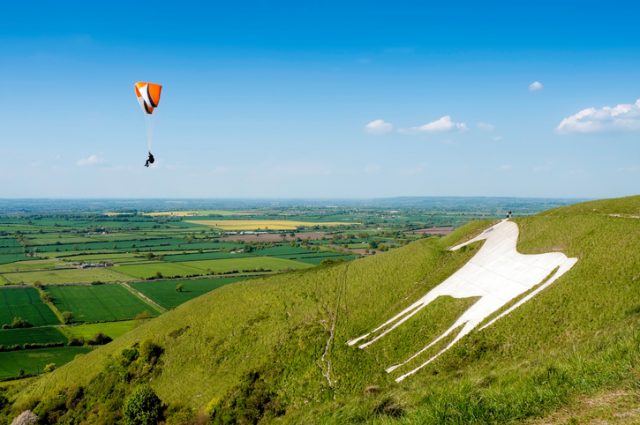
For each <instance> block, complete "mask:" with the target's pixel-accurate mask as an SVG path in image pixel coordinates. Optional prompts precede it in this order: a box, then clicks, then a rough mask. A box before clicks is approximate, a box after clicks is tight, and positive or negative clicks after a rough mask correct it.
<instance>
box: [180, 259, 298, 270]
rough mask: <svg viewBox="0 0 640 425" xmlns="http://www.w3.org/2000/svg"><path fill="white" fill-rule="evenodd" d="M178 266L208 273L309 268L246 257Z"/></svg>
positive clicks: (282, 260)
mask: <svg viewBox="0 0 640 425" xmlns="http://www.w3.org/2000/svg"><path fill="white" fill-rule="evenodd" d="M179 264H184V265H188V266H191V267H194V268H198V269H200V270H205V271H206V272H208V273H228V272H232V271H237V272H247V271H255V270H260V269H263V270H270V271H281V270H296V269H303V268H306V267H311V266H310V265H309V264H305V263H301V262H299V261H293V260H287V259H285V258H278V257H247V258H234V259H228V260H200V261H187V262H184V263H179Z"/></svg>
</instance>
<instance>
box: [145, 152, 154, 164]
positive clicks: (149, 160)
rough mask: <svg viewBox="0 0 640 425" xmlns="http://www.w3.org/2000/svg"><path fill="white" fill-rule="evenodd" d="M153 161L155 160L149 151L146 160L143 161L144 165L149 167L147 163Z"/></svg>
mask: <svg viewBox="0 0 640 425" xmlns="http://www.w3.org/2000/svg"><path fill="white" fill-rule="evenodd" d="M154 162H156V159H155V158H154V157H153V154H152V153H151V152H149V158H147V161H146V162H145V163H144V166H145V167H149V164H153V163H154Z"/></svg>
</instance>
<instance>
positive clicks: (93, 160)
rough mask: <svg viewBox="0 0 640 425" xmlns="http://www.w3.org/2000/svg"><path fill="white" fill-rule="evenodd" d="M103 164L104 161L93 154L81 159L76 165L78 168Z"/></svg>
mask: <svg viewBox="0 0 640 425" xmlns="http://www.w3.org/2000/svg"><path fill="white" fill-rule="evenodd" d="M102 162H104V160H103V159H102V158H101V157H100V156H98V155H96V154H93V155H89V156H88V157H86V158H81V159H79V160H78V162H76V164H77V165H78V167H89V166H92V165H97V164H101V163H102Z"/></svg>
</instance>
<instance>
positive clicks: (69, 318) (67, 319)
mask: <svg viewBox="0 0 640 425" xmlns="http://www.w3.org/2000/svg"><path fill="white" fill-rule="evenodd" d="M62 321H63V322H64V323H65V324H69V323H71V322H73V313H72V312H70V311H63V312H62Z"/></svg>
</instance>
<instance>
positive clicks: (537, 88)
mask: <svg viewBox="0 0 640 425" xmlns="http://www.w3.org/2000/svg"><path fill="white" fill-rule="evenodd" d="M542 89H544V85H543V84H542V83H541V82H540V81H534V82H533V83H531V84H529V91H540V90H542Z"/></svg>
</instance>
